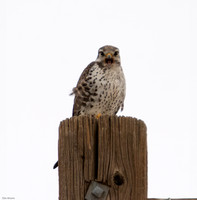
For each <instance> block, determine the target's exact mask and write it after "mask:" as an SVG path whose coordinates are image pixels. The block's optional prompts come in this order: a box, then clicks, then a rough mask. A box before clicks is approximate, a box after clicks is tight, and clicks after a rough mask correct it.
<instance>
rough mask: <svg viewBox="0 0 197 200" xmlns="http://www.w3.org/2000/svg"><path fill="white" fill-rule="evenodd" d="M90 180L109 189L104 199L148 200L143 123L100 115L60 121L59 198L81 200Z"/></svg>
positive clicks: (61, 199) (145, 141) (126, 118)
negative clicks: (97, 117) (96, 117)
mask: <svg viewBox="0 0 197 200" xmlns="http://www.w3.org/2000/svg"><path fill="white" fill-rule="evenodd" d="M91 181H96V182H99V183H102V184H104V185H107V186H109V192H108V194H107V198H106V199H107V200H147V140H146V126H145V124H144V122H143V121H141V120H137V119H135V118H131V117H117V116H101V117H100V118H99V119H98V120H97V119H95V118H94V117H91V116H79V117H72V118H70V119H66V120H64V121H62V122H61V124H60V127H59V199H60V200H84V199H85V195H86V193H87V190H88V187H89V185H90V183H91ZM103 195H104V194H103ZM91 199H104V198H96V197H93V198H91Z"/></svg>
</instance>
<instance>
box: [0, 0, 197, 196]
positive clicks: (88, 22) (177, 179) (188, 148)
mask: <svg viewBox="0 0 197 200" xmlns="http://www.w3.org/2000/svg"><path fill="white" fill-rule="evenodd" d="M196 35H197V1H196V0H135V1H131V0H121V1H118V0H108V1H106V0H100V1H93V0H83V1H79V0H72V1H68V0H67V1H66V0H17V1H16V0H7V1H6V0H1V1H0V42H1V45H0V65H1V66H0V81H1V82H0V85H1V104H0V105H1V107H0V109H1V112H0V113H1V114H0V121H1V123H0V158H1V159H0V177H1V178H0V198H2V197H15V199H16V200H27V199H28V200H35V199H38V200H39V199H46V200H54V199H58V170H53V169H52V167H53V164H54V163H55V162H56V160H57V156H58V151H57V145H58V126H59V123H60V121H62V120H64V119H66V118H69V117H71V115H72V106H73V97H71V96H69V94H70V92H71V90H72V88H73V87H75V86H76V83H77V81H78V78H79V76H80V74H81V72H82V71H83V69H84V68H85V67H86V66H87V65H88V64H89V63H90V62H92V61H94V60H95V59H96V57H97V51H98V49H99V48H100V47H101V46H104V45H114V46H116V47H118V48H119V49H120V56H121V62H122V67H123V70H124V73H125V77H126V84H127V93H126V99H125V108H124V111H123V112H119V113H118V115H124V116H131V117H136V118H138V119H141V120H143V121H144V122H145V123H146V125H147V129H148V130H147V134H148V196H149V197H154V198H158V197H160V198H168V197H171V198H175V197H176V198H181V197H182V198H186V197H190V198H191V197H197V150H196V146H197V126H196V124H197V103H196V102H197V95H196V92H197V61H196V55H197V48H196V47H197V37H196Z"/></svg>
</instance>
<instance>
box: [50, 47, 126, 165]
mask: <svg viewBox="0 0 197 200" xmlns="http://www.w3.org/2000/svg"><path fill="white" fill-rule="evenodd" d="M125 92H126V84H125V78H124V73H123V70H122V67H121V64H120V54H119V49H118V48H116V47H114V46H109V45H108V46H103V47H101V48H100V49H99V50H98V57H97V59H96V61H94V62H92V63H90V64H89V65H88V66H87V67H86V68H85V69H84V71H83V72H82V74H81V76H80V78H79V81H78V83H77V86H76V87H75V88H73V92H72V93H71V94H74V95H75V99H74V106H73V116H79V115H94V116H96V117H99V116H100V115H115V114H116V113H117V112H118V110H119V109H120V108H121V110H123V106H124V98H125ZM57 166H58V162H57V163H56V164H55V165H54V167H53V168H56V167H57Z"/></svg>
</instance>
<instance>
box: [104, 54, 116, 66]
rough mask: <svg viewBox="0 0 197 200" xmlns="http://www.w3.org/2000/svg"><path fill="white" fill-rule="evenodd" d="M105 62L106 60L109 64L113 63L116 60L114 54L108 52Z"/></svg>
mask: <svg viewBox="0 0 197 200" xmlns="http://www.w3.org/2000/svg"><path fill="white" fill-rule="evenodd" d="M105 62H106V63H107V64H112V63H113V62H114V59H113V56H112V54H111V53H108V54H107V55H106V58H105Z"/></svg>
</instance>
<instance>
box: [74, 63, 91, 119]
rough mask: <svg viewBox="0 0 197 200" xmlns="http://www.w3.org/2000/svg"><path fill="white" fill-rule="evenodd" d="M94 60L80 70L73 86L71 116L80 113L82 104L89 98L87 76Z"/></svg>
mask: <svg viewBox="0 0 197 200" xmlns="http://www.w3.org/2000/svg"><path fill="white" fill-rule="evenodd" d="M94 64H95V62H92V63H90V64H89V65H88V66H87V67H86V68H85V69H84V71H83V72H82V74H81V76H80V78H79V81H78V83H77V86H76V87H75V88H73V92H72V94H74V95H75V99H74V105H73V116H79V115H80V114H81V108H82V106H83V107H85V106H86V104H87V102H88V101H89V99H90V94H91V93H90V91H89V90H90V88H89V82H88V81H89V79H88V78H87V76H88V75H89V73H90V69H91V68H92V67H93V66H94Z"/></svg>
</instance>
